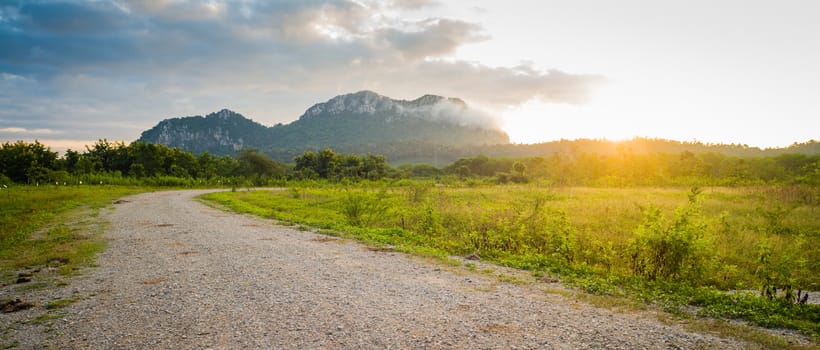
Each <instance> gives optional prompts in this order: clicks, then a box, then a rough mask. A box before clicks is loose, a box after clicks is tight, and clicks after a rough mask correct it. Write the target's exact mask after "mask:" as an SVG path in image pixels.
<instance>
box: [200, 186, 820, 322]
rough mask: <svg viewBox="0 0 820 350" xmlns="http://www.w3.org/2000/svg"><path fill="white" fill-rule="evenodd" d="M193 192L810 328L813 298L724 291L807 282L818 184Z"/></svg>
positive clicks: (295, 219) (366, 236)
mask: <svg viewBox="0 0 820 350" xmlns="http://www.w3.org/2000/svg"><path fill="white" fill-rule="evenodd" d="M203 198H204V199H206V200H209V201H213V202H216V203H218V204H220V205H222V206H224V207H227V208H230V209H232V210H235V211H238V212H243V213H250V214H254V215H258V216H262V217H266V218H273V219H277V220H281V221H287V222H290V223H293V224H296V225H307V226H311V227H315V228H319V229H320V232H333V233H334V234H336V235H339V236H344V237H351V238H355V239H358V240H360V241H362V242H364V243H367V244H370V245H375V246H391V247H393V248H394V249H395V250H396V251H401V252H407V253H412V254H417V255H423V256H431V257H440V258H446V257H447V256H451V255H461V256H466V255H470V254H478V255H479V256H480V257H481V259H482V260H484V261H486V262H491V263H495V264H499V265H504V266H510V267H515V268H520V269H526V270H532V271H534V272H540V273H544V274H549V275H560V276H561V278H562V280H563V281H565V282H566V283H568V284H570V285H573V286H576V287H577V288H579V289H581V290H583V291H586V292H589V293H591V294H594V295H600V296H604V297H619V298H626V299H629V300H633V301H634V302H638V303H643V304H647V305H654V306H655V307H657V308H659V309H660V310H663V311H666V312H670V313H672V314H675V315H680V316H681V317H688V316H687V312H688V311H687V310H690V309H692V308H691V307H690V306H694V307H695V309H697V310H700V311H698V315H696V316H709V317H718V318H729V319H742V320H746V321H749V322H752V323H754V324H757V325H761V326H766V327H785V328H791V329H797V330H800V331H801V332H803V333H805V334H809V335H811V336H814V337H817V336H818V334H820V307H818V306H817V305H796V304H793V303H789V302H784V301H783V300H782V299H781V298H777V299H774V300H768V299H765V298H759V297H757V296H756V295H749V294H742V293H741V294H734V295H729V294H726V293H725V292H724V291H729V290H745V289H759V288H761V287H762V286H769V287H777V288H778V289H779V290H782V288H783V287H784V286H786V285H790V286H792V287H793V289H794V290H795V291H796V290H797V289H802V290H820V240H819V238H820V219H818V218H820V189H818V188H813V187H807V186H804V187H801V186H751V187H711V188H704V189H694V190H693V189H690V188H677V187H675V188H672V187H665V188H655V187H641V188H584V187H581V188H579V187H567V188H552V187H546V186H538V185H515V186H508V185H504V186H466V187H441V186H433V184H431V183H419V182H415V183H409V184H408V183H406V182H405V183H403V185H402V186H389V185H386V186H385V185H378V184H368V185H362V186H348V187H342V186H337V187H334V186H322V187H307V186H305V187H300V188H296V189H291V190H290V191H274V192H270V191H254V192H236V193H228V192H223V193H213V194H208V195H205V196H204V197H203ZM690 198H692V199H690ZM653 213H654V214H653ZM670 249H671V250H670ZM670 251H671V253H670ZM639 263H640V264H639ZM636 264H639V265H636ZM468 268H469V266H468Z"/></svg>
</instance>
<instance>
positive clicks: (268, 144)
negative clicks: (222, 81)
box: [139, 91, 509, 161]
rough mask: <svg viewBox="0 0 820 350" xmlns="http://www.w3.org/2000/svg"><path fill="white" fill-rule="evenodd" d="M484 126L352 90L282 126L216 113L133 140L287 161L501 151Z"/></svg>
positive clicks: (453, 112)
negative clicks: (425, 150)
mask: <svg viewBox="0 0 820 350" xmlns="http://www.w3.org/2000/svg"><path fill="white" fill-rule="evenodd" d="M492 120H493V118H492V117H491V116H488V115H486V114H483V113H481V112H479V111H477V110H475V109H472V108H470V107H469V106H468V105H467V104H466V103H465V102H464V101H462V100H461V99H458V98H445V97H442V96H436V95H424V96H422V97H419V98H417V99H415V100H412V101H406V100H394V99H391V98H389V97H386V96H382V95H379V94H377V93H375V92H372V91H360V92H357V93H352V94H346V95H340V96H336V97H334V98H332V99H330V100H328V101H327V102H323V103H318V104H315V105H313V106H312V107H310V108H308V109H307V111H305V113H304V114H303V115H302V116H300V117H299V119H298V120H296V121H294V122H292V123H290V124H277V125H275V126H273V127H265V126H264V125H261V124H259V123H256V122H254V121H252V120H250V119H247V118H245V117H243V116H242V115H240V114H238V113H235V112H232V111H230V110H227V109H223V110H221V111H219V112H216V113H211V114H208V115H207V116H205V117H202V116H193V117H184V118H172V119H166V120H163V121H161V122H160V123H159V124H157V125H156V126H154V127H153V128H151V129H150V130H146V131H145V132H143V133H142V136H141V137H140V139H139V141H143V142H152V143H159V144H164V145H168V146H171V147H179V148H182V149H185V150H188V151H192V152H195V153H202V152H206V151H207V152H210V153H214V154H233V153H235V152H236V151H238V150H240V149H242V148H256V149H259V150H262V151H264V152H266V153H268V154H269V155H272V156H273V157H274V158H277V159H281V160H287V161H289V160H290V159H292V157H293V156H295V155H298V154H301V153H302V152H304V151H305V150H308V149H312V150H316V149H321V148H325V147H331V148H334V149H337V150H355V152H357V153H367V152H374V153H382V152H380V150H382V149H384V148H386V147H387V148H389V147H390V146H391V145H396V144H402V145H405V144H425V145H441V146H446V147H474V146H484V145H495V144H508V143H509V137H508V136H507V134H506V133H504V131H502V130H500V129H499V128H498V127H495V126H494V125H493V123H492ZM422 158H423V157H422Z"/></svg>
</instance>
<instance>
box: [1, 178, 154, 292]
mask: <svg viewBox="0 0 820 350" xmlns="http://www.w3.org/2000/svg"><path fill="white" fill-rule="evenodd" d="M146 190H147V189H146V188H138V187H122V186H39V187H35V186H12V187H9V188H4V189H2V190H0V208H2V210H0V282H2V283H4V284H7V283H11V282H13V280H14V279H15V278H16V277H17V274H16V273H17V271H18V270H21V269H24V268H27V267H41V266H53V267H56V268H59V272H60V273H61V274H63V275H70V274H72V273H74V272H75V271H77V270H78V269H80V268H81V267H84V266H89V265H93V263H94V257H95V256H96V254H97V253H99V252H101V251H102V250H103V249H104V248H105V241H104V240H103V239H102V238H101V237H100V236H99V233H100V232H98V231H99V228H98V229H97V230H96V231H95V230H92V231H91V232H88V228H89V225H92V224H98V223H97V222H96V220H95V218H96V216H97V214H98V213H99V210H100V209H101V208H103V207H106V206H108V205H111V203H112V201H113V200H114V199H116V198H119V197H122V196H125V195H128V194H133V193H137V192H144V191H146Z"/></svg>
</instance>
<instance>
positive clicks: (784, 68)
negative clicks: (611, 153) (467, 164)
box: [0, 0, 820, 149]
mask: <svg viewBox="0 0 820 350" xmlns="http://www.w3.org/2000/svg"><path fill="white" fill-rule="evenodd" d="M818 15H820V5H817V4H816V2H814V1H793V0H787V1H776V2H775V1H766V2H763V1H734V0H725V1H719V2H715V1H686V2H671V1H634V0H624V1H591V0H579V1H524V0H520V1H516V0H511V1H504V2H498V1H481V0H476V1H432V0H394V1H365V0H362V1H254V0H237V1H182V0H179V1H173V0H145V1H9V0H0V140H2V141H13V140H18V139H23V140H32V139H40V140H42V141H43V142H45V143H46V144H49V145H51V146H53V147H54V148H55V149H63V148H66V147H71V148H74V149H78V148H81V147H82V145H83V144H88V143H90V142H93V140H96V139H100V138H107V139H109V140H123V141H126V142H130V141H132V140H134V139H136V138H138V137H139V133H140V132H141V131H143V130H145V129H148V128H150V127H152V126H153V125H155V124H156V123H157V122H158V121H160V120H161V119H164V118H169V117H178V116H187V115H204V114H207V113H210V112H214V111H217V110H220V109H222V108H229V109H232V110H234V111H237V112H239V113H242V114H243V115H245V116H247V117H249V118H252V119H254V120H256V121H258V122H261V123H263V124H267V125H273V124H275V123H278V122H285V123H286V122H289V121H292V120H294V119H296V118H298V116H299V115H301V113H302V112H303V111H304V110H306V109H307V108H308V107H310V106H311V105H312V104H313V103H317V102H322V101H325V100H327V99H330V98H331V97H333V96H335V95H337V94H342V93H348V92H355V91H359V90H363V89H368V90H373V91H376V92H379V93H381V94H384V95H387V96H390V97H394V98H402V99H413V98H416V97H418V96H421V95H423V94H427V93H432V94H440V95H445V96H452V97H460V98H462V99H464V100H465V101H467V102H468V103H469V104H471V105H473V106H476V107H478V108H481V109H484V110H486V111H487V112H489V113H492V114H493V115H496V116H497V118H498V119H499V121H500V123H501V124H503V125H504V127H505V129H507V131H508V132H509V133H510V135H511V137H512V139H513V141H516V142H538V141H549V140H553V139H559V138H569V139H572V138H579V137H592V138H609V139H622V138H630V137H633V136H648V137H663V138H671V139H678V140H686V141H688V140H700V141H705V142H728V143H745V144H749V145H753V146H764V147H767V146H785V145H788V144H790V143H792V142H795V141H798V142H802V141H807V140H809V139H818V138H820V137H819V136H820V132H818V131H820V121H819V120H820V98H818V97H817V96H818V93H820V63H819V62H820V44H818V43H820V40H817V38H816V33H820V25H818V21H817V20H816V18H817V16H818Z"/></svg>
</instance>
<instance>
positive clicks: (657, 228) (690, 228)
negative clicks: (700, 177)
mask: <svg viewBox="0 0 820 350" xmlns="http://www.w3.org/2000/svg"><path fill="white" fill-rule="evenodd" d="M698 194H699V190H698V189H697V188H694V189H693V190H692V192H691V193H690V195H689V202H688V203H687V204H686V205H684V206H681V207H679V208H678V209H677V210H675V214H674V218H673V219H672V222H671V223H666V222H665V220H664V218H663V216H662V214H661V211H660V209H658V208H657V207H654V206H649V207H648V208H646V209H644V221H643V222H642V223H641V225H640V226H639V227H638V228H637V230H636V232H635V237H634V238H633V239H632V240H631V242H630V244H629V254H630V260H631V268H632V271H633V273H635V274H637V275H640V276H642V277H645V278H647V279H649V280H652V281H654V280H657V279H689V280H692V281H695V282H697V281H699V279H700V278H701V276H702V275H703V270H704V269H706V268H708V267H709V266H710V265H711V264H710V263H709V261H708V259H709V258H708V256H709V255H710V254H708V253H709V248H710V247H709V246H710V244H711V242H709V241H708V240H705V239H704V231H705V229H706V228H705V225H704V224H703V223H702V222H701V221H700V215H701V213H700V211H701V210H700V203H699V200H698V198H697V196H698Z"/></svg>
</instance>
